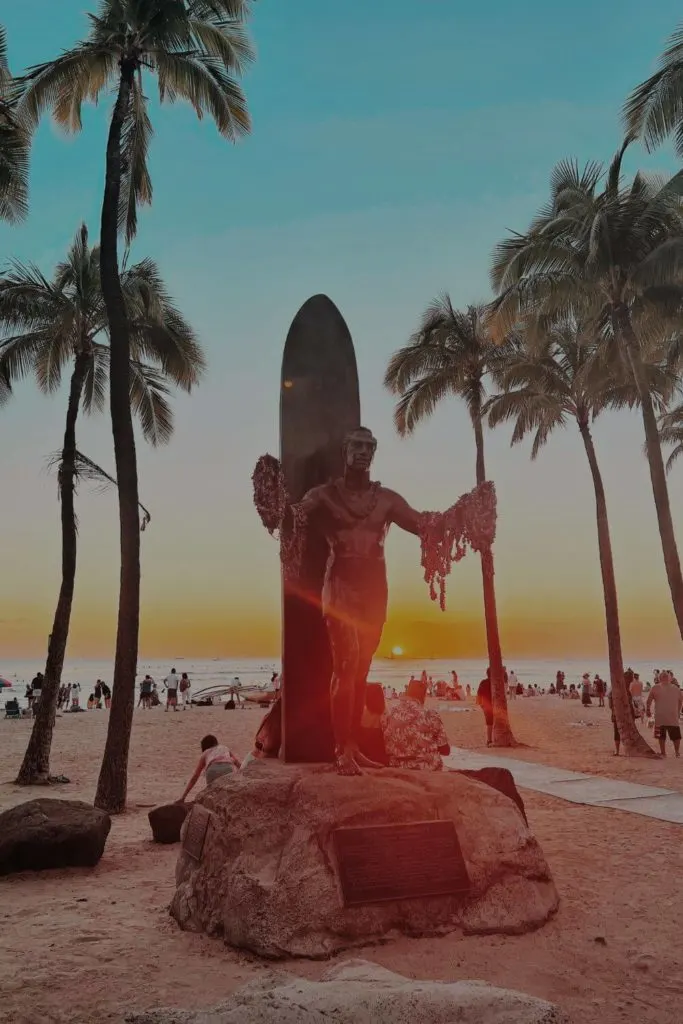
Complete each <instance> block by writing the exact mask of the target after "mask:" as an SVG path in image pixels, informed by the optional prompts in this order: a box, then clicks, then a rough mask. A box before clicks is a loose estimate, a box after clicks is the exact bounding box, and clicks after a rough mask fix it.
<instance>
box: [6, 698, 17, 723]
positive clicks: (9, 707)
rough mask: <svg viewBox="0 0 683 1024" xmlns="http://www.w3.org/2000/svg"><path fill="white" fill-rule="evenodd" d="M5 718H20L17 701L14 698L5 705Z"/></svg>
mask: <svg viewBox="0 0 683 1024" xmlns="http://www.w3.org/2000/svg"><path fill="white" fill-rule="evenodd" d="M5 718H21V711H20V710H19V701H18V700H17V699H16V697H14V698H13V699H12V700H8V701H6V703H5Z"/></svg>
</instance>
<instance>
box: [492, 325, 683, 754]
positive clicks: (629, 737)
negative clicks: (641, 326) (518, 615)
mask: <svg viewBox="0 0 683 1024" xmlns="http://www.w3.org/2000/svg"><path fill="white" fill-rule="evenodd" d="M605 354H606V353H605V351H604V349H603V348H602V347H601V346H597V345H596V344H595V342H594V341H593V340H592V339H591V337H590V334H589V335H584V333H583V332H582V330H581V328H580V326H579V325H577V323H576V322H575V321H574V320H572V319H566V320H562V321H559V322H557V323H555V324H553V325H552V326H550V327H548V328H547V329H546V330H545V331H544V332H543V334H542V336H541V340H540V343H539V342H538V341H537V340H535V341H534V343H533V344H532V345H531V346H529V348H527V349H524V350H519V351H517V352H513V353H512V354H511V355H510V358H509V360H508V364H507V366H506V368H505V370H504V372H503V373H502V375H501V384H502V393H501V394H498V395H495V396H493V398H491V399H490V400H489V402H488V403H487V407H486V408H487V412H488V422H489V426H491V427H497V426H498V425H499V424H500V423H503V422H504V421H508V420H513V421H514V430H513V433H512V442H511V443H512V444H513V445H514V444H517V443H519V442H520V441H522V440H523V439H524V438H525V437H526V436H527V435H528V434H533V435H534V439H533V444H532V447H531V458H532V459H535V458H536V457H537V455H538V454H539V452H540V451H541V449H542V448H543V447H544V446H545V444H546V443H547V441H548V439H549V438H550V436H551V434H552V433H553V432H554V431H556V430H557V429H558V428H561V427H566V426H567V424H568V423H570V422H572V421H573V422H574V423H575V424H576V426H577V427H578V430H579V434H580V435H581V440H582V442H583V446H584V449H585V452H586V457H587V459H588V465H589V467H590V472H591V478H592V480H593V489H594V491H595V511H596V517H597V527H598V551H599V555H600V571H601V574H602V587H603V596H604V603H605V621H606V627H607V651H608V658H609V668H610V680H611V685H612V700H613V707H614V714H615V717H616V720H617V725H618V728H619V733H620V736H621V738H622V741H623V744H624V749H625V751H626V753H627V754H630V755H641V756H646V757H654V756H656V755H655V753H654V751H653V750H652V749H651V748H650V746H649V745H648V744H647V743H646V741H645V740H644V739H643V737H642V736H641V734H640V733H639V732H638V729H637V727H636V724H635V721H634V719H633V715H632V713H631V710H630V696H629V693H628V690H627V688H626V683H625V680H624V662H623V657H622V650H621V631H620V627H619V605H618V601H617V586H616V580H615V575H614V560H613V557H612V542H611V539H610V531H609V520H608V517H607V500H606V497H605V488H604V485H603V481H602V474H601V472H600V467H599V465H598V458H597V454H596V451H595V444H594V441H593V436H592V434H591V422H592V421H593V420H595V418H596V417H597V416H598V415H599V414H600V413H601V412H603V411H604V410H605V409H607V408H611V409H619V408H623V407H628V408H631V407H633V406H634V405H636V404H637V402H638V393H637V391H636V388H635V386H634V384H633V381H632V379H631V378H629V376H628V374H624V373H623V368H622V367H620V366H619V365H618V364H615V363H614V362H612V363H610V362H609V361H608V360H607V359H606V358H605ZM647 373H648V379H649V384H650V389H651V393H652V394H653V396H657V400H658V401H660V400H662V399H663V397H664V396H665V395H668V394H669V392H670V390H671V383H672V382H671V374H670V373H669V372H668V371H667V369H666V367H665V366H663V365H661V366H660V365H657V364H648V366H647Z"/></svg>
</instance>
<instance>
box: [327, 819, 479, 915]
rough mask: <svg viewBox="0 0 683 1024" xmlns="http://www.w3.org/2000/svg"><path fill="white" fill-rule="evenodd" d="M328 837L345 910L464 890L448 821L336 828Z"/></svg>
mask: <svg viewBox="0 0 683 1024" xmlns="http://www.w3.org/2000/svg"><path fill="white" fill-rule="evenodd" d="M332 835H333V837H334V846H335V852H336V856H337V868H338V871H339V880H340V882H341V888H342V894H343V897H344V906H346V907H359V906H363V905H364V904H367V903H383V902H385V901H387V900H409V899H419V898H420V897H426V896H457V895H460V894H463V895H464V894H465V893H466V892H467V891H468V890H469V884H470V881H469V877H468V874H467V866H466V864H465V860H464V858H463V855H462V851H461V849H460V843H459V842H458V836H457V833H456V831H455V825H454V823H453V822H452V821H415V822H408V823H406V824H402V825H370V826H364V827H361V828H338V829H335V830H334V832H333V833H332Z"/></svg>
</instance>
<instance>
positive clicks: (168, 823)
mask: <svg viewBox="0 0 683 1024" xmlns="http://www.w3.org/2000/svg"><path fill="white" fill-rule="evenodd" d="M191 807H192V804H191V803H175V804H162V805H161V806H160V807H155V808H154V809H153V810H151V811H150V812H149V814H148V815H147V817H148V818H149V824H150V827H151V829H152V835H153V836H154V842H155V843H179V842H180V829H181V828H182V826H183V822H184V821H185V818H186V817H187V815H188V813H189V811H190V808H191Z"/></svg>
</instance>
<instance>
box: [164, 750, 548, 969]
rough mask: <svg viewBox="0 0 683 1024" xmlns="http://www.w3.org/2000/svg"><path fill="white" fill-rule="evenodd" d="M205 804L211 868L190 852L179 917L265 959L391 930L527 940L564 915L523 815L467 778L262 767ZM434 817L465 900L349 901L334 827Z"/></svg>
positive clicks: (371, 938)
mask: <svg viewBox="0 0 683 1024" xmlns="http://www.w3.org/2000/svg"><path fill="white" fill-rule="evenodd" d="M197 803H199V804H202V805H203V806H204V807H206V808H207V809H208V810H209V811H210V812H211V822H210V825H209V828H208V831H207V835H206V840H205V843H204V850H203V853H202V857H201V860H200V861H195V860H193V859H192V858H190V857H189V856H188V855H187V854H186V853H185V852H184V851H181V854H180V857H179V860H178V864H177V868H176V884H177V888H176V892H175V895H174V897H173V901H172V903H171V913H172V915H173V917H174V918H175V919H176V921H177V922H178V923H179V924H180V926H181V927H182V928H185V929H188V930H192V931H202V932H206V933H207V934H210V935H218V936H222V937H223V938H224V940H225V942H226V943H228V944H229V945H231V946H235V947H238V948H241V949H246V950H249V951H250V952H253V953H256V954H258V955H259V956H262V957H269V958H281V957H291V956H300V957H312V958H316V959H317V958H324V957H328V956H330V955H332V954H334V953H336V952H338V951H340V950H343V949H349V948H352V947H354V946H359V945H365V944H367V943H370V942H376V941H382V940H385V939H386V938H387V937H389V936H391V934H392V933H402V934H404V935H411V936H426V935H439V934H445V933H447V932H449V931H453V930H455V929H460V930H461V931H463V932H466V933H467V932H469V933H480V934H486V933H507V934H515V933H522V932H527V931H531V930H533V929H535V928H538V927H539V926H540V925H542V924H543V923H544V922H545V921H547V920H548V918H549V917H550V916H551V915H552V914H553V913H554V912H555V910H556V909H557V905H558V896H557V891H556V889H555V885H554V883H553V880H552V877H551V875H550V870H549V868H548V865H547V863H546V861H545V858H544V856H543V853H542V851H541V848H540V846H539V845H538V843H537V841H536V840H535V838H534V837H533V835H532V834H531V832H530V831H529V828H528V826H527V824H526V822H525V821H524V819H523V817H522V814H521V813H520V810H519V808H518V807H517V806H516V804H515V803H514V802H513V800H512V799H510V798H508V797H507V796H505V795H503V794H502V793H500V792H498V791H497V790H495V789H493V788H492V787H491V786H488V785H485V784H483V783H482V782H480V781H477V780H475V779H472V778H468V777H466V776H464V775H461V774H459V773H456V772H417V771H398V770H393V769H385V770H382V771H378V772H372V773H368V774H366V775H363V776H362V777H360V778H343V777H340V776H338V775H337V774H336V773H335V772H334V771H333V770H331V769H330V768H329V766H326V765H283V764H281V763H280V762H277V761H253V762H251V763H250V764H249V765H248V766H247V768H246V769H245V770H244V771H243V772H237V773H234V774H232V775H227V776H224V777H223V778H221V779H218V780H217V781H216V782H214V783H212V785H210V786H209V787H207V789H206V790H205V791H204V792H203V793H202V794H201V795H200V796H199V797H198V799H197ZM433 820H446V821H447V820H451V821H453V822H454V825H455V829H456V832H457V835H458V839H459V842H460V847H461V850H462V853H463V857H464V860H465V863H466V866H467V871H468V874H469V879H470V891H469V894H468V896H467V897H466V898H463V897H462V896H437V897H422V898H419V899H407V900H393V901H388V902H384V903H374V904H370V905H366V906H360V907H345V906H344V904H343V901H342V896H341V890H340V885H339V880H338V872H337V866H336V859H335V853H334V845H333V836H332V834H333V831H334V830H335V829H337V828H342V827H353V826H359V825H364V826H367V825H384V824H398V823H410V822H421V821H433ZM186 827H187V825H185V826H184V828H186Z"/></svg>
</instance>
